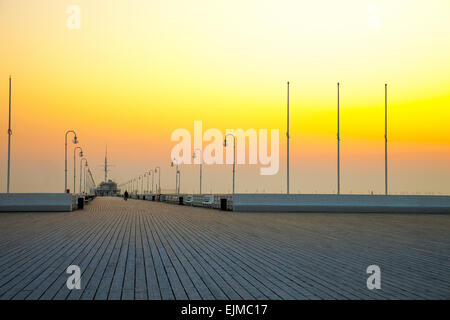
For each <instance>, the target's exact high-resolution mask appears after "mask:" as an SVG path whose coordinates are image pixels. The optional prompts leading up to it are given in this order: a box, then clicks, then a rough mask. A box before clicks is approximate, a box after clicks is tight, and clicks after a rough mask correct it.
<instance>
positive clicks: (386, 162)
mask: <svg viewBox="0 0 450 320" xmlns="http://www.w3.org/2000/svg"><path fill="white" fill-rule="evenodd" d="M384 190H385V194H386V195H388V160H387V83H385V84H384Z"/></svg>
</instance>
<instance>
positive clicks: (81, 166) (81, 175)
mask: <svg viewBox="0 0 450 320" xmlns="http://www.w3.org/2000/svg"><path fill="white" fill-rule="evenodd" d="M83 160H84V161H85V164H86V166H87V159H86V158H82V159H81V160H80V193H81V178H82V177H83ZM85 172H86V171H85ZM85 180H86V177H85Z"/></svg>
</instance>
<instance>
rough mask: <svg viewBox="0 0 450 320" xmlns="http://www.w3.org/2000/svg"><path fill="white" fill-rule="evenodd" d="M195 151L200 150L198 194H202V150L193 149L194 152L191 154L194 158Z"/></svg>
mask: <svg viewBox="0 0 450 320" xmlns="http://www.w3.org/2000/svg"><path fill="white" fill-rule="evenodd" d="M196 151H200V194H202V164H203V152H202V150H201V149H195V150H194V154H193V155H192V158H194V159H195V157H196V154H195V152H196Z"/></svg>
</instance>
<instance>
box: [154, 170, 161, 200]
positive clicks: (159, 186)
mask: <svg viewBox="0 0 450 320" xmlns="http://www.w3.org/2000/svg"><path fill="white" fill-rule="evenodd" d="M156 169H158V190H157V191H158V193H159V194H161V168H160V167H156V168H155V172H156Z"/></svg>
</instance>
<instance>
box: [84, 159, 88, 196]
mask: <svg viewBox="0 0 450 320" xmlns="http://www.w3.org/2000/svg"><path fill="white" fill-rule="evenodd" d="M87 167H88V164H87V161H86V165H85V166H84V170H83V171H84V188H83V190H84V193H87V192H86V169H87Z"/></svg>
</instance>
